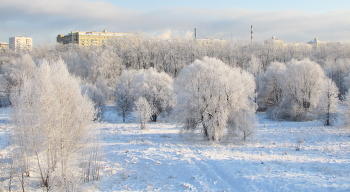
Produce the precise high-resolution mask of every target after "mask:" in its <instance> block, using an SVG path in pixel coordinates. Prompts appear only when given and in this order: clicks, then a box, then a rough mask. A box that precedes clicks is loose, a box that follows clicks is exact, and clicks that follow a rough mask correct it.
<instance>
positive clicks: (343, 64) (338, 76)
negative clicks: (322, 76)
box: [325, 59, 350, 98]
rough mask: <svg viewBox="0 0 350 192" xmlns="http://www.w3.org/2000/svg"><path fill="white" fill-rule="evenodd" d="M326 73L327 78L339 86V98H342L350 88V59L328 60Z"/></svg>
mask: <svg viewBox="0 0 350 192" xmlns="http://www.w3.org/2000/svg"><path fill="white" fill-rule="evenodd" d="M325 71H326V74H327V76H328V77H329V78H331V79H332V80H333V81H334V83H335V84H336V85H337V87H338V89H339V97H340V98H342V97H343V96H344V95H345V93H346V92H347V91H348V89H349V88H350V84H349V79H348V78H347V77H348V75H349V73H350V59H337V60H336V61H334V60H331V61H329V60H327V61H326V66H325Z"/></svg>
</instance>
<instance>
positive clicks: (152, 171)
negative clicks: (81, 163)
mask: <svg viewBox="0 0 350 192" xmlns="http://www.w3.org/2000/svg"><path fill="white" fill-rule="evenodd" d="M257 116H258V120H259V122H258V131H257V133H256V134H255V136H254V138H251V139H250V140H249V141H248V142H247V143H242V142H237V141H232V142H229V141H222V142H210V141H205V140H203V137H202V135H201V134H200V133H195V134H189V133H186V134H182V135H181V134H179V130H180V127H179V125H177V124H174V123H169V122H167V121H166V120H165V119H160V122H156V123H149V124H148V128H149V129H148V130H141V129H140V125H139V124H137V123H135V122H137V121H136V120H135V119H133V118H129V119H128V121H127V123H121V122H122V118H121V117H118V116H117V115H116V112H115V110H114V107H113V106H108V107H107V109H106V110H105V111H104V116H103V118H102V120H103V122H101V123H100V124H99V128H100V130H101V138H102V141H101V142H102V143H101V144H102V146H103V148H104V154H105V155H104V158H103V162H102V166H103V167H102V169H103V171H102V175H101V180H100V181H95V182H91V183H88V184H86V185H84V186H83V187H84V188H85V189H84V191H349V190H350V137H349V136H350V131H349V130H344V129H340V128H338V127H325V126H323V125H322V123H321V122H318V121H310V122H287V121H272V120H269V119H267V118H266V114H265V113H258V114H257ZM8 122H9V118H8V109H6V108H0V136H1V137H0V138H1V140H0V149H1V152H0V167H1V169H3V168H4V167H5V168H6V167H8V160H9V159H8V154H9V153H10V151H11V146H10V145H9V142H8V140H9V130H10V126H9V124H8ZM5 172H6V170H0V173H5ZM0 175H1V174H0ZM6 177H7V176H6V175H2V176H0V189H1V187H3V188H4V189H6V187H8V180H6V179H7V178H6ZM13 185H16V183H15V181H14V184H13ZM30 187H35V185H31V186H30ZM35 190H37V189H35V188H33V189H32V190H30V191H35Z"/></svg>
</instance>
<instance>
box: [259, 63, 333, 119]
mask: <svg viewBox="0 0 350 192" xmlns="http://www.w3.org/2000/svg"><path fill="white" fill-rule="evenodd" d="M266 72H267V73H266V74H265V78H266V79H269V80H270V81H264V79H263V81H262V83H265V85H263V87H262V88H264V87H266V90H262V91H261V92H260V93H262V95H261V96H259V98H260V99H261V101H262V102H263V103H264V102H265V103H267V105H266V107H268V108H269V110H268V112H269V115H270V117H271V118H275V119H284V120H293V121H305V120H313V119H316V118H317V117H318V116H322V115H323V113H325V112H326V111H325V110H320V109H321V108H322V109H324V107H323V105H324V103H325V101H323V99H325V98H327V96H326V95H327V92H328V93H329V94H332V95H333V92H334V90H335V88H334V87H333V85H332V84H331V83H330V82H328V79H329V78H328V77H327V76H326V75H325V73H324V71H323V69H322V68H321V67H320V65H318V64H317V63H315V62H313V61H310V60H309V59H304V60H301V61H297V60H292V61H291V62H288V63H286V65H285V66H284V65H283V64H273V65H271V67H270V68H269V69H268V70H267V71H266ZM275 78H276V79H277V80H275ZM275 83H277V84H275ZM327 86H329V87H328V88H329V89H328V88H327ZM275 87H277V88H278V89H276V88H275ZM276 90H277V94H276ZM327 90H328V91H327ZM330 99H331V100H330V101H329V104H330V105H332V106H330V109H333V108H334V107H335V106H333V105H336V102H333V96H332V97H331V98H330ZM269 101H271V103H273V105H268V104H269ZM326 102H327V101H326ZM276 104H277V105H276Z"/></svg>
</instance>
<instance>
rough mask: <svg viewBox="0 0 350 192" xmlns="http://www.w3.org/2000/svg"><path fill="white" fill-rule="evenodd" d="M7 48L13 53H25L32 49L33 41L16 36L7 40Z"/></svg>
mask: <svg viewBox="0 0 350 192" xmlns="http://www.w3.org/2000/svg"><path fill="white" fill-rule="evenodd" d="M9 44H10V45H9V47H10V49H12V50H15V51H20V50H25V51H30V50H32V48H33V39H32V38H30V37H23V36H18V37H10V38H9Z"/></svg>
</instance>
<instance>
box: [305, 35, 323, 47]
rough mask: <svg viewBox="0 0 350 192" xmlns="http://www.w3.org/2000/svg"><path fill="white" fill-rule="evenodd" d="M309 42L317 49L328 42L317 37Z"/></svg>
mask: <svg viewBox="0 0 350 192" xmlns="http://www.w3.org/2000/svg"><path fill="white" fill-rule="evenodd" d="M307 44H310V45H312V46H313V47H314V48H316V49H317V48H320V47H323V46H325V45H326V42H324V41H320V40H319V39H318V38H317V37H316V38H315V39H314V40H312V41H309V42H307Z"/></svg>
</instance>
